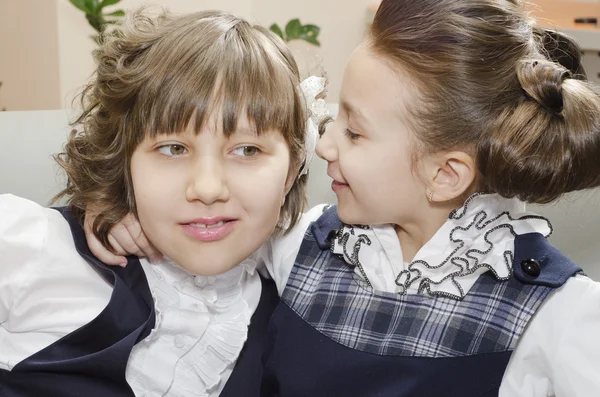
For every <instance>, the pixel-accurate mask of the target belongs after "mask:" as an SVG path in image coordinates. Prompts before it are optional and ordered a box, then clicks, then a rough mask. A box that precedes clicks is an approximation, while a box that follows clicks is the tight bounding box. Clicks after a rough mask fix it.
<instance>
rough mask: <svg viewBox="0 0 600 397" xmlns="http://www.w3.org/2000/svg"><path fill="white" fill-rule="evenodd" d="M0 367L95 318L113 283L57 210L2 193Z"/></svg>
mask: <svg viewBox="0 0 600 397" xmlns="http://www.w3.org/2000/svg"><path fill="white" fill-rule="evenodd" d="M0 220H1V221H0V368H4V369H10V368H11V366H12V365H14V364H15V363H17V362H19V361H21V360H22V359H24V358H25V357H28V356H29V355H31V354H33V353H35V352H36V351H39V350H41V349H42V348H44V347H46V346H48V345H49V344H51V343H53V342H55V341H56V340H58V339H60V338H61V337H62V336H64V335H66V334H68V333H70V332H71V331H73V330H75V329H77V328H79V327H81V326H82V325H84V324H86V323H88V322H89V321H91V320H92V319H93V318H94V317H96V316H97V315H98V314H99V313H100V312H101V311H102V310H103V309H104V308H105V306H106V303H107V302H108V301H109V300H110V296H111V294H112V287H111V286H110V285H109V284H108V283H106V282H105V281H104V279H103V278H102V277H100V276H99V275H98V274H97V273H96V271H95V270H94V269H93V268H92V267H91V266H89V265H88V264H87V263H86V262H85V260H84V259H83V258H82V257H81V256H80V255H79V253H78V252H77V250H76V249H75V245H74V242H73V237H72V234H71V229H70V227H69V224H68V223H67V221H66V220H65V219H64V218H63V217H62V215H61V214H60V213H59V212H58V211H55V210H53V209H49V208H44V207H41V206H40V205H38V204H36V203H34V202H32V201H29V200H25V199H22V198H19V197H15V196H12V195H0Z"/></svg>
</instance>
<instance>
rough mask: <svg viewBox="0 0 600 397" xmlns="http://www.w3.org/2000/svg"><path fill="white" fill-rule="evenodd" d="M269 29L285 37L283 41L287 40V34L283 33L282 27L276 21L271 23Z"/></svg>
mask: <svg viewBox="0 0 600 397" xmlns="http://www.w3.org/2000/svg"><path fill="white" fill-rule="evenodd" d="M269 30H270V31H271V32H273V33H275V34H276V35H277V36H279V37H281V38H282V39H283V41H285V36H284V35H283V31H282V30H281V28H280V27H279V25H277V24H276V23H274V24H273V25H271V26H270V27H269Z"/></svg>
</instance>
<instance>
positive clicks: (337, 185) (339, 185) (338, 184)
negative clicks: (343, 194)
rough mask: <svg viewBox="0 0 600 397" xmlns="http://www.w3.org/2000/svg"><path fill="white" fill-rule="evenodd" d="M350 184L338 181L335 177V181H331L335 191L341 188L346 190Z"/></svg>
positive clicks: (332, 188)
mask: <svg viewBox="0 0 600 397" xmlns="http://www.w3.org/2000/svg"><path fill="white" fill-rule="evenodd" d="M348 187H349V186H348V184H347V183H342V182H338V181H336V180H335V179H334V180H333V182H331V190H333V191H334V192H336V193H337V192H339V191H341V190H344V189H346V188H348Z"/></svg>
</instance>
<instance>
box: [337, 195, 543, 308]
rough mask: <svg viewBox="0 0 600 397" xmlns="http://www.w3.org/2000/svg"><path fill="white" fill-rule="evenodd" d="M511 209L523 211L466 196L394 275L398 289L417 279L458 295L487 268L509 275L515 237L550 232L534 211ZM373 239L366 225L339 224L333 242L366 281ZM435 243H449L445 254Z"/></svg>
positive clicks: (433, 290)
mask: <svg viewBox="0 0 600 397" xmlns="http://www.w3.org/2000/svg"><path fill="white" fill-rule="evenodd" d="M519 206H521V207H522V210H521V208H517V207H519ZM515 209H516V210H518V212H519V213H523V212H524V204H523V203H521V202H519V201H518V200H517V199H503V198H501V197H500V196H498V195H484V194H474V195H472V196H471V197H469V199H467V201H466V202H465V204H464V205H463V206H462V207H460V208H458V209H456V210H454V211H452V212H451V213H450V216H449V218H448V221H447V222H446V224H444V225H443V226H442V228H440V230H439V231H438V232H437V233H436V234H435V235H434V236H433V238H432V239H431V240H430V241H429V242H428V243H427V244H426V245H425V246H424V247H423V248H422V249H421V250H420V251H419V253H417V257H416V258H415V260H413V261H412V262H411V263H410V264H409V265H408V269H406V270H403V271H401V272H400V273H399V274H398V276H397V277H396V280H395V283H396V285H397V286H398V293H399V294H402V295H403V294H406V293H407V291H408V289H409V288H410V287H411V286H412V285H413V284H414V283H417V285H418V288H417V290H418V292H419V293H423V292H427V293H428V294H430V295H439V296H445V297H449V298H452V299H458V300H460V299H462V298H463V297H464V296H465V294H466V293H467V292H468V291H469V289H470V288H471V287H472V286H473V284H474V283H475V281H476V280H477V277H479V275H481V274H482V273H484V272H486V271H491V272H492V274H493V275H494V277H496V278H497V279H498V280H507V279H508V278H510V277H511V276H512V266H513V261H514V238H515V236H517V235H519V234H524V233H531V232H537V233H541V234H543V235H544V236H545V237H548V236H550V234H552V225H551V224H550V222H549V221H548V220H547V219H546V218H544V217H542V216H539V215H535V214H525V215H517V216H515V215H513V214H512V213H511V210H515ZM513 212H514V211H513ZM358 229H360V232H357V230H358ZM448 229H450V230H449V231H448ZM444 236H447V237H444ZM373 238H376V237H375V235H374V231H373V229H371V228H370V227H360V228H357V226H351V225H344V226H343V228H342V230H341V231H340V232H338V235H337V237H336V239H335V243H334V244H333V245H332V251H333V253H335V254H340V255H342V256H343V257H344V260H345V261H346V262H347V263H348V264H350V265H352V266H355V267H357V269H358V270H359V272H360V273H361V275H362V276H363V277H364V278H365V280H366V281H367V283H368V284H369V285H371V283H370V282H369V280H368V279H367V277H366V273H365V270H364V267H363V263H361V260H360V256H361V255H360V251H361V250H369V249H375V248H372V247H370V246H371V239H373ZM428 245H431V246H434V247H428ZM433 248H437V250H434V249H433ZM440 248H441V249H446V250H447V249H448V248H452V252H451V253H449V254H448V255H445V256H444V254H443V252H440ZM419 257H421V258H419Z"/></svg>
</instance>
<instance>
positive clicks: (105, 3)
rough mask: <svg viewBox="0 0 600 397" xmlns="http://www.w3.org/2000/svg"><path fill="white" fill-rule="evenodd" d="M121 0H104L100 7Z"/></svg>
mask: <svg viewBox="0 0 600 397" xmlns="http://www.w3.org/2000/svg"><path fill="white" fill-rule="evenodd" d="M120 2H121V0H104V1H103V2H102V3H100V8H104V7H108V6H112V5H115V4H117V3H120Z"/></svg>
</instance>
